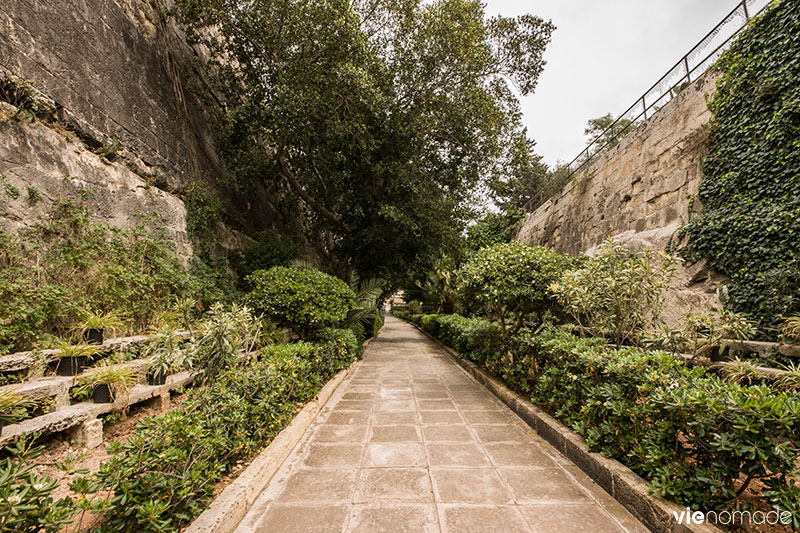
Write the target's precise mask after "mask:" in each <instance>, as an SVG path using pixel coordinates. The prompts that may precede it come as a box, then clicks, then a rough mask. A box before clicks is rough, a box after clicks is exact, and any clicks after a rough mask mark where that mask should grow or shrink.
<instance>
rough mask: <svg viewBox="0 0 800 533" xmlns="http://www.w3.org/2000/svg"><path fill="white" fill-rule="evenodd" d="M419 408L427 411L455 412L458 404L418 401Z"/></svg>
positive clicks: (447, 401)
mask: <svg viewBox="0 0 800 533" xmlns="http://www.w3.org/2000/svg"><path fill="white" fill-rule="evenodd" d="M417 406H419V408H420V409H423V410H425V411H455V409H456V404H454V403H453V402H451V401H450V400H417Z"/></svg>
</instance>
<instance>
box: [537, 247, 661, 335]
mask: <svg viewBox="0 0 800 533" xmlns="http://www.w3.org/2000/svg"><path fill="white" fill-rule="evenodd" d="M675 265H676V261H675V258H674V257H672V256H671V255H669V254H665V253H663V252H657V251H655V250H653V249H652V248H647V249H645V250H644V251H641V252H630V251H628V250H626V249H625V248H623V247H622V246H620V245H619V244H618V243H616V242H614V241H612V240H607V241H606V242H605V243H604V244H603V246H602V247H601V249H600V252H599V253H598V254H597V255H595V256H593V257H591V258H589V259H588V260H587V261H586V262H585V264H584V265H583V266H582V267H581V268H578V269H576V270H570V271H567V272H564V274H563V276H561V279H560V280H559V281H558V283H553V284H552V286H551V288H550V290H551V291H552V293H553V294H554V295H555V297H556V298H557V299H558V302H559V303H560V304H561V305H562V306H563V307H564V309H566V311H567V312H568V313H569V314H570V315H572V318H573V319H575V321H576V322H577V323H578V325H579V327H580V328H581V330H582V331H583V332H584V333H588V334H589V335H593V336H596V337H607V338H609V339H611V340H612V341H614V342H615V343H616V344H617V346H620V345H622V344H623V343H630V342H632V343H639V342H640V340H641V335H642V333H643V332H644V330H645V329H647V328H650V327H652V326H653V324H654V323H655V321H656V319H657V318H658V316H659V314H660V313H661V310H662V308H663V306H664V292H665V290H666V289H667V287H668V286H669V283H670V280H671V279H672V277H673V275H674V274H675Z"/></svg>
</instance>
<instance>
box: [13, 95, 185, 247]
mask: <svg viewBox="0 0 800 533" xmlns="http://www.w3.org/2000/svg"><path fill="white" fill-rule="evenodd" d="M15 111H16V110H15V109H14V108H13V107H11V106H9V105H7V104H3V103H0V179H1V180H2V183H1V184H0V186H1V187H0V230H2V231H5V232H9V233H16V231H17V230H19V229H20V228H22V227H25V226H30V225H32V224H34V223H36V222H37V221H39V219H40V218H44V219H46V218H47V217H48V216H49V214H50V212H51V210H52V207H53V205H54V204H55V203H56V202H58V201H61V200H69V201H72V202H76V203H77V202H81V203H86V204H87V205H88V206H89V207H90V208H91V210H92V213H93V215H94V219H95V222H101V223H105V224H110V225H112V226H116V227H120V228H134V227H136V226H137V225H139V224H142V223H143V222H145V219H146V218H150V219H152V222H150V225H151V226H155V227H158V228H160V229H163V230H164V231H166V233H167V235H168V236H169V237H170V238H171V240H172V241H173V242H174V243H175V248H176V251H177V252H178V254H179V255H180V256H182V257H183V258H185V259H188V257H190V256H191V254H192V247H191V244H190V242H189V237H188V235H187V234H186V208H185V207H184V205H183V202H182V201H181V200H180V199H178V198H177V197H176V196H174V195H171V194H169V193H167V192H164V191H162V190H161V189H158V188H157V187H154V186H152V185H150V184H148V183H147V182H146V181H145V180H143V179H142V178H141V177H140V176H138V175H136V174H135V173H133V172H132V171H131V170H130V169H129V168H127V167H126V166H125V165H123V164H121V163H118V162H114V163H112V162H110V161H107V160H106V159H104V158H103V157H100V156H99V155H97V154H95V153H93V152H92V151H90V150H88V149H87V148H86V146H85V145H84V144H83V143H82V142H80V141H79V140H77V139H76V138H75V136H74V134H71V133H69V132H67V131H60V132H59V131H57V130H56V129H53V128H51V127H49V126H48V125H47V124H45V123H44V122H39V121H33V122H28V121H19V120H8V119H7V118H8V117H9V116H10V115H12V114H13V113H14V112H15ZM9 190H16V191H18V196H17V197H16V198H15V197H14V195H12V194H9V192H8V191H9ZM29 190H35V191H36V193H37V194H38V197H36V196H35V197H34V198H30V197H29V194H28V191H29Z"/></svg>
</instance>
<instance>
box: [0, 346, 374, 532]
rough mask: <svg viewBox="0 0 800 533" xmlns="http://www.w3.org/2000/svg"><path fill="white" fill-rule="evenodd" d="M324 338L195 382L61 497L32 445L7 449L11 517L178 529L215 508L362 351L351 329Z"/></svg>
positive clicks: (27, 522) (40, 523)
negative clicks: (235, 474) (248, 464)
mask: <svg viewBox="0 0 800 533" xmlns="http://www.w3.org/2000/svg"><path fill="white" fill-rule="evenodd" d="M321 339H322V340H321V341H320V343H318V344H309V343H305V342H298V343H295V344H281V345H275V346H270V347H267V348H264V350H263V352H262V356H261V359H260V360H258V361H253V360H242V362H240V364H234V365H232V366H231V367H229V368H228V369H226V370H224V371H222V372H220V373H219V374H218V375H217V376H216V378H215V380H214V381H213V383H212V384H210V385H208V386H206V387H200V388H196V389H192V390H190V391H189V392H188V393H187V396H186V399H185V401H184V403H183V405H182V407H181V408H180V409H177V410H174V411H170V412H168V413H166V414H164V415H161V416H157V417H152V418H148V419H146V420H145V421H144V422H142V423H141V424H140V425H139V426H138V427H137V428H136V432H135V435H134V436H133V437H131V438H130V439H128V440H126V441H115V442H113V443H112V444H111V445H110V446H109V448H108V450H109V452H110V453H111V458H110V459H109V460H108V461H106V462H105V463H103V464H102V465H101V467H100V469H99V471H98V472H97V473H96V474H92V475H88V476H83V477H77V478H75V479H74V480H73V481H72V483H71V485H70V488H71V489H72V491H73V492H75V493H77V494H78V496H77V497H75V498H66V499H62V500H59V501H58V502H56V501H54V500H53V499H52V497H51V494H52V492H53V489H54V487H55V486H56V482H55V481H52V480H48V479H41V478H37V477H35V476H33V475H32V474H31V473H30V468H29V466H27V462H28V461H30V460H31V459H34V458H35V457H34V456H33V455H32V454H30V453H25V454H23V453H18V454H17V455H18V457H11V458H8V459H5V460H4V461H3V462H2V463H0V472H2V473H4V474H6V475H8V476H10V477H9V478H8V479H9V483H3V484H2V491H4V492H3V496H5V498H0V499H3V500H4V502H6V503H8V502H10V503H11V504H12V507H13V508H14V510H13V512H11V511H9V512H7V513H2V514H0V516H3V517H5V518H4V519H7V518H8V517H16V518H15V520H16V521H15V522H12V523H11V524H13V525H14V526H15V527H17V528H18V529H17V530H20V531H39V530H47V531H55V530H58V529H59V527H61V526H63V524H65V523H68V522H69V521H70V520H71V518H72V517H73V515H74V514H75V513H76V512H80V511H82V510H87V511H90V512H91V513H92V514H95V515H97V517H98V521H97V523H96V524H94V526H92V527H97V528H98V530H99V531H178V530H179V529H180V528H182V527H184V526H186V525H187V524H189V523H190V522H191V521H192V520H193V519H194V518H196V517H197V516H198V515H199V514H200V513H201V512H202V511H203V510H204V509H205V507H206V506H207V505H208V504H209V502H210V501H211V499H212V498H213V496H214V492H215V487H216V485H217V483H218V482H219V481H220V480H221V479H222V478H223V476H225V475H227V474H229V473H230V472H231V471H232V469H233V468H234V467H235V466H236V465H239V464H241V463H242V462H244V461H247V460H248V459H250V458H251V457H253V456H254V455H255V454H256V453H258V452H259V451H261V450H262V449H263V448H264V446H266V445H267V444H268V443H269V442H270V441H271V440H272V438H273V437H274V436H275V435H276V434H277V433H278V432H279V431H280V430H281V429H283V427H285V426H286V424H288V423H289V422H290V421H291V420H292V417H293V416H294V415H295V413H296V412H297V409H298V405H301V404H303V403H305V402H308V401H309V400H311V399H313V397H314V396H315V395H316V394H317V392H318V391H319V390H320V388H321V387H322V386H323V385H324V384H325V382H327V381H328V380H329V379H330V378H331V377H333V376H334V375H335V374H336V373H337V372H338V371H339V370H342V369H344V368H347V367H348V366H349V365H350V364H351V363H352V362H353V361H354V360H355V359H356V357H357V356H358V355H359V353H360V345H359V344H358V343H357V342H356V340H355V338H354V337H353V334H352V333H351V332H350V331H349V330H325V331H323V332H322V333H321ZM12 451H13V450H12ZM34 455H35V454H34ZM93 495H96V497H95V496H93ZM23 501H24V503H25V506H24V508H22V507H19V505H22V503H21V502H23ZM15 502H16V504H15ZM4 525H5V526H9V525H10V524H9V523H5V524H4ZM51 525H52V526H51ZM4 530H5V529H4Z"/></svg>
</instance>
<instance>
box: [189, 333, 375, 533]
mask: <svg viewBox="0 0 800 533" xmlns="http://www.w3.org/2000/svg"><path fill="white" fill-rule="evenodd" d="M381 329H383V328H381ZM379 333H380V331H379ZM375 338H377V337H373V338H372V339H367V340H366V341H364V344H362V349H363V350H365V349H366V348H367V346H368V345H369V343H370V342H371V341H372V340H373V339H375ZM359 362H360V360H359V361H356V362H354V363H353V364H352V365H350V367H348V368H346V369H344V370H342V371H340V372H339V373H338V374H336V375H335V376H334V377H333V378H332V379H331V380H330V381H329V382H328V383H326V384H325V386H323V387H322V389H321V390H320V391H319V394H318V395H317V398H316V399H314V400H311V401H310V402H308V403H307V404H306V405H305V407H303V409H302V410H301V411H300V412H299V413H297V414H296V415H295V417H294V418H293V419H292V421H291V422H290V423H289V425H288V426H286V427H285V428H284V429H283V430H281V432H280V433H278V435H277V436H276V437H275V438H274V439H273V440H272V442H271V443H270V444H269V446H267V447H266V448H264V450H263V451H262V452H261V453H259V454H258V455H257V456H256V458H255V459H253V460H252V461H251V462H250V464H249V465H248V466H247V467H246V468H245V469H244V470H243V471H242V473H241V474H239V477H237V478H236V479H235V480H234V481H233V482H232V483H231V484H230V485H228V486H227V487H225V489H223V491H222V492H221V493H219V494H218V495H217V497H216V498H214V501H213V502H211V505H210V506H209V507H208V509H206V510H205V511H203V513H202V514H201V515H200V516H198V517H197V518H196V519H195V520H194V522H192V523H191V524H190V525H189V527H188V528H186V529H185V530H184V531H185V533H230V532H231V531H233V530H234V529H236V527H237V526H238V525H239V523H240V522H241V521H242V519H244V517H245V515H247V512H248V511H249V510H250V507H252V506H253V504H254V503H255V501H256V499H257V498H258V496H259V495H260V494H261V492H262V491H263V490H264V489H265V488H266V487H267V485H269V483H270V481H272V477H273V476H274V475H275V473H276V472H277V471H278V470H279V469H280V467H281V466H283V463H284V462H285V461H286V459H287V458H288V457H289V454H291V453H292V451H293V450H294V448H295V446H297V444H298V443H299V442H300V440H301V439H302V438H303V435H304V434H305V432H306V430H307V429H308V428H309V426H311V423H312V422H313V421H314V419H315V418H316V417H317V415H318V414H319V412H320V410H321V409H322V408H323V407H325V404H327V403H328V400H330V398H331V396H332V395H333V393H334V392H335V391H336V389H337V388H338V387H339V385H341V384H342V381H344V379H345V378H346V377H347V376H348V375H349V374H350V373H351V372H352V371H353V370H354V369H355V368H356V367H357V366H358V363H359Z"/></svg>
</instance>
